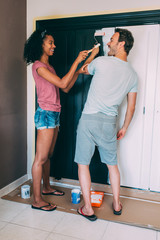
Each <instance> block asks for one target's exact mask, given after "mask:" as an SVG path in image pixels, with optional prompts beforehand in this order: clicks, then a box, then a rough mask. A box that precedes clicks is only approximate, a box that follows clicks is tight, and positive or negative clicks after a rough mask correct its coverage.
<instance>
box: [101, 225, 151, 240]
mask: <svg viewBox="0 0 160 240" xmlns="http://www.w3.org/2000/svg"><path fill="white" fill-rule="evenodd" d="M128 239H129V240H156V231H154V230H149V229H146V228H139V227H134V226H129V225H126V224H119V223H113V222H110V223H109V224H108V227H107V229H106V232H105V234H104V236H103V238H102V239H101V240H128Z"/></svg>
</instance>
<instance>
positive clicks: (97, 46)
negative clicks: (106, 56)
mask: <svg viewBox="0 0 160 240" xmlns="http://www.w3.org/2000/svg"><path fill="white" fill-rule="evenodd" d="M99 46H101V44H100V43H98V44H97V45H95V46H94V47H93V48H92V49H90V50H88V53H90V52H92V51H93V50H94V49H96V48H99ZM97 54H98V52H97Z"/></svg>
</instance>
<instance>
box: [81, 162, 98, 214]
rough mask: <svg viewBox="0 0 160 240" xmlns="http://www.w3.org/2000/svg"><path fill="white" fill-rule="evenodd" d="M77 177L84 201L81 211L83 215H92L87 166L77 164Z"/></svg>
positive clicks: (89, 179)
mask: <svg viewBox="0 0 160 240" xmlns="http://www.w3.org/2000/svg"><path fill="white" fill-rule="evenodd" d="M78 176H79V182H80V185H81V190H82V194H83V199H84V207H83V208H82V211H83V213H84V214H85V215H89V216H90V215H93V214H94V211H93V208H92V206H91V194H90V189H91V177H90V172H89V165H82V164H78Z"/></svg>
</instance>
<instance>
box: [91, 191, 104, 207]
mask: <svg viewBox="0 0 160 240" xmlns="http://www.w3.org/2000/svg"><path fill="white" fill-rule="evenodd" d="M103 197H104V192H95V191H91V205H92V207H100V206H101V204H102V201H103Z"/></svg>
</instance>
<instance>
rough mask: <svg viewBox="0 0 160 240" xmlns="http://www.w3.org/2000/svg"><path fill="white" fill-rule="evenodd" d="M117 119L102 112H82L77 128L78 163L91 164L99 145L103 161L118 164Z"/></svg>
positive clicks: (76, 159)
mask: <svg viewBox="0 0 160 240" xmlns="http://www.w3.org/2000/svg"><path fill="white" fill-rule="evenodd" d="M116 119H117V117H116V116H108V115H105V114H103V113H100V112H99V113H94V114H82V116H81V118H80V120H79V124H78V128H77V138H76V151H75V159H74V161H75V162H76V163H79V164H83V165H89V164H90V161H91V158H92V156H93V154H94V151H95V146H97V148H98V151H99V154H100V158H101V162H103V163H105V164H108V165H117V131H116Z"/></svg>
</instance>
